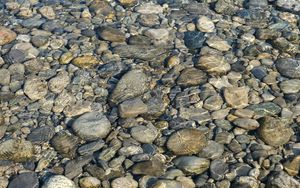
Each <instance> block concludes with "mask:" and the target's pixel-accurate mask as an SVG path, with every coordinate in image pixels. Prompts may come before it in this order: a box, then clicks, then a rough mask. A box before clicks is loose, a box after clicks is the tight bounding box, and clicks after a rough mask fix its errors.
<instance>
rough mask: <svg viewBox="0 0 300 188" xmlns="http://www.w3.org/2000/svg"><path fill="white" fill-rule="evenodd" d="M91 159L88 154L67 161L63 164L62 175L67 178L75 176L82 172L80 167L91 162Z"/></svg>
mask: <svg viewBox="0 0 300 188" xmlns="http://www.w3.org/2000/svg"><path fill="white" fill-rule="evenodd" d="M92 159H93V157H92V156H91V155H90V156H85V157H79V158H77V159H73V160H70V161H68V162H67V164H66V166H65V172H64V175H65V176H66V177H67V178H69V179H73V178H75V177H77V176H78V175H80V174H81V173H82V171H83V170H82V167H83V166H84V165H86V164H88V163H89V162H91V161H92Z"/></svg>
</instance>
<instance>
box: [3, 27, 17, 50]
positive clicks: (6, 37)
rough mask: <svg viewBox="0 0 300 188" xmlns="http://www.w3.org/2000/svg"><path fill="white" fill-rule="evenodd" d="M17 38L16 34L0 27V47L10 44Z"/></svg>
mask: <svg viewBox="0 0 300 188" xmlns="http://www.w3.org/2000/svg"><path fill="white" fill-rule="evenodd" d="M16 38H17V34H16V33H15V32H14V31H12V30H10V29H8V28H6V27H3V26H0V45H5V44H8V43H11V42H12V41H14V40H15V39H16Z"/></svg>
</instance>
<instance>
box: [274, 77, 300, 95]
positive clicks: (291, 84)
mask: <svg viewBox="0 0 300 188" xmlns="http://www.w3.org/2000/svg"><path fill="white" fill-rule="evenodd" d="M279 87H280V89H281V90H282V91H283V93H287V94H290V93H298V92H299V91H300V80H299V79H291V80H285V81H282V82H281V83H280V84H279Z"/></svg>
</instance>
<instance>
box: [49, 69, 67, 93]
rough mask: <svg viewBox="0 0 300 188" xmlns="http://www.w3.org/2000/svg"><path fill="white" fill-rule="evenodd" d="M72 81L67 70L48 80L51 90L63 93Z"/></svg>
mask: <svg viewBox="0 0 300 188" xmlns="http://www.w3.org/2000/svg"><path fill="white" fill-rule="evenodd" d="M69 82H70V77H69V75H68V73H67V72H64V71H62V72H59V73H58V74H57V75H56V76H55V77H53V78H51V79H50V80H49V82H48V86H49V90H50V91H52V92H53V93H56V94H59V93H61V92H62V91H63V90H64V89H65V87H67V85H68V84H69Z"/></svg>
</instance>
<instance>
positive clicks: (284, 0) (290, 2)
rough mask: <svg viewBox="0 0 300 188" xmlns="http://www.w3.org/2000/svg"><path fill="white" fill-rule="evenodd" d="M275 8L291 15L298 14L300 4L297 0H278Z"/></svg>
mask: <svg viewBox="0 0 300 188" xmlns="http://www.w3.org/2000/svg"><path fill="white" fill-rule="evenodd" d="M276 6H278V7H280V8H282V9H283V10H285V11H288V12H292V13H296V14H297V13H300V4H299V1H298V0H278V1H276Z"/></svg>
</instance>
